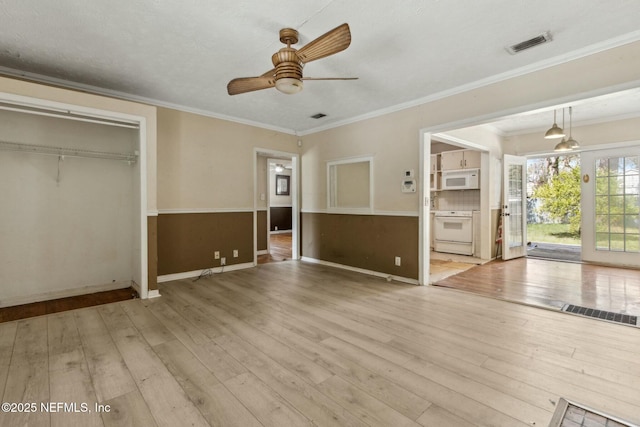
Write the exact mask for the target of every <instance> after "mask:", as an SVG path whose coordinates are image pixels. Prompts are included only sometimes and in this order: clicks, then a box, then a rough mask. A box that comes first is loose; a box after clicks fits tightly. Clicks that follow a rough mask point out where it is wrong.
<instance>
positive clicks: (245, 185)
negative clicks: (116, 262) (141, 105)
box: [158, 108, 298, 210]
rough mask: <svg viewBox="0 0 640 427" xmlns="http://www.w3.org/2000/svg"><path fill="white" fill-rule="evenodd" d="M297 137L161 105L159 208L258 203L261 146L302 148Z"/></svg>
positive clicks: (235, 206) (238, 206)
mask: <svg viewBox="0 0 640 427" xmlns="http://www.w3.org/2000/svg"><path fill="white" fill-rule="evenodd" d="M297 140H298V138H297V137H296V136H293V135H287V134H284V133H281V132H276V131H273V130H266V129H261V128H257V127H253V126H247V125H243V124H238V123H234V122H229V121H225V120H220V119H215V118H211V117H205V116H200V115H197V114H192V113H185V112H182V111H177V110H171V109H167V108H158V208H159V209H160V210H163V209H168V210H190V209H196V210H197V209H204V210H206V209H224V210H229V209H231V210H234V209H239V210H245V209H253V207H254V189H253V188H254V182H253V176H254V171H253V168H254V156H255V155H256V153H255V149H256V148H263V149H269V150H276V151H284V152H290V153H297V152H298V147H297V145H296V143H297Z"/></svg>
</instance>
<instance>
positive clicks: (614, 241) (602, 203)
mask: <svg viewBox="0 0 640 427" xmlns="http://www.w3.org/2000/svg"><path fill="white" fill-rule="evenodd" d="M581 164H582V174H583V175H582V184H581V185H582V194H583V198H582V206H581V208H582V222H581V224H582V236H583V239H582V259H583V260H584V261H591V262H601V263H607V264H618V265H632V266H640V191H639V183H640V172H639V164H640V147H631V148H620V149H615V150H597V151H590V152H583V153H581Z"/></svg>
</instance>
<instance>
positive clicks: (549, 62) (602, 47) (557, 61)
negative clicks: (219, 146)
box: [297, 30, 640, 136]
mask: <svg viewBox="0 0 640 427" xmlns="http://www.w3.org/2000/svg"><path fill="white" fill-rule="evenodd" d="M639 40H640V30H638V31H634V32H631V33H627V34H624V35H622V36H620V37H616V38H613V39H609V40H605V41H603V42H600V43H596V44H593V45H591V46H587V47H584V48H582V49H578V50H575V51H573V52H569V53H565V54H563V55H558V56H555V57H552V58H548V59H545V60H542V61H538V62H536V63H533V64H529V65H527V66H524V67H520V68H516V69H513V70H509V71H507V72H504V73H500V74H495V75H493V76H490V77H487V78H485V79H481V80H476V81H475V82H471V83H467V84H464V85H461V86H457V87H454V88H452V89H448V90H444V91H442V92H438V93H434V94H433V95H429V96H425V97H423V98H418V99H415V100H413V101H409V102H405V103H402V104H397V105H394V106H391V107H388V108H382V109H380V110H376V111H372V112H369V113H366V114H362V115H360V116H356V117H352V118H349V119H345V120H340V121H337V122H333V123H328V124H326V125H325V126H318V127H316V128H312V129H307V130H305V131H300V132H298V133H297V135H298V136H306V135H310V134H314V133H317V132H321V131H325V130H328V129H333V128H337V127H340V126H345V125H349V124H352V123H357V122H361V121H363V120H367V119H372V118H375V117H380V116H384V115H387V114H391V113H395V112H397V111H401V110H406V109H408V108H412V107H417V106H420V105H424V104H428V103H430V102H434V101H438V100H440V99H444V98H448V97H450V96H454V95H458V94H461V93H464V92H469V91H472V90H475V89H479V88H482V87H486V86H489V85H492V84H496V83H499V82H502V81H506V80H509V79H513V78H516V77H521V76H524V75H527V74H531V73H534V72H536V71H541V70H544V69H547V68H551V67H555V66H558V65H562V64H565V63H567V62H571V61H575V60H577V59H580V58H584V57H587V56H590V55H594V54H596V53H600V52H603V51H606V50H609V49H613V48H616V47H620V46H623V45H625V44H628V43H634V42H637V41H639ZM636 86H637V85H636ZM527 111H528V110H527ZM459 127H464V126H456V127H453V128H451V129H457V128H459Z"/></svg>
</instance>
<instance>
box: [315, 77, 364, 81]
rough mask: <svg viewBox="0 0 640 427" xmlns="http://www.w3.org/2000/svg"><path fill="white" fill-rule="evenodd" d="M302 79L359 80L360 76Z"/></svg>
mask: <svg viewBox="0 0 640 427" xmlns="http://www.w3.org/2000/svg"><path fill="white" fill-rule="evenodd" d="M302 80H358V77H303V78H302Z"/></svg>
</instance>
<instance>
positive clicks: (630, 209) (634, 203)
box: [624, 195, 640, 215]
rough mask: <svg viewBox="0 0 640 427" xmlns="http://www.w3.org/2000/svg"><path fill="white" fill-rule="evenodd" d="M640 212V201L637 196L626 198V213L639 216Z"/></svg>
mask: <svg viewBox="0 0 640 427" xmlns="http://www.w3.org/2000/svg"><path fill="white" fill-rule="evenodd" d="M638 212H640V199H639V198H638V196H637V195H628V196H624V213H626V214H628V215H629V214H638Z"/></svg>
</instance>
